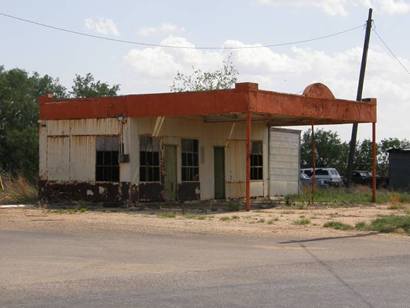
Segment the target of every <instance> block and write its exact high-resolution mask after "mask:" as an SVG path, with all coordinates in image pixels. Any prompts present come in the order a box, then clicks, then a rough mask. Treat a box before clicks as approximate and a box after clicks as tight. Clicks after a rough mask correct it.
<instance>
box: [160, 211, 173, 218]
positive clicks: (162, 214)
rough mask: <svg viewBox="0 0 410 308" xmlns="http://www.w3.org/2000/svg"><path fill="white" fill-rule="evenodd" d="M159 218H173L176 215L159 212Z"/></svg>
mask: <svg viewBox="0 0 410 308" xmlns="http://www.w3.org/2000/svg"><path fill="white" fill-rule="evenodd" d="M157 216H158V217H159V218H175V217H177V214H176V213H175V212H160V213H158V214H157Z"/></svg>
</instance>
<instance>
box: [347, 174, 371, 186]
mask: <svg viewBox="0 0 410 308" xmlns="http://www.w3.org/2000/svg"><path fill="white" fill-rule="evenodd" d="M371 181H372V173H371V172H370V171H363V170H353V172H352V182H353V183H355V184H360V185H370V183H371Z"/></svg>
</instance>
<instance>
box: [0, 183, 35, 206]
mask: <svg viewBox="0 0 410 308" xmlns="http://www.w3.org/2000/svg"><path fill="white" fill-rule="evenodd" d="M34 202H37V188H36V187H35V186H34V185H33V184H31V183H30V182H28V181H27V180H26V179H25V178H23V177H21V176H19V177H17V178H15V179H4V178H3V189H2V188H1V187H0V204H18V203H34Z"/></svg>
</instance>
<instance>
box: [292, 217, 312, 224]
mask: <svg viewBox="0 0 410 308" xmlns="http://www.w3.org/2000/svg"><path fill="white" fill-rule="evenodd" d="M293 224H294V225H308V224H310V219H308V218H299V219H296V220H295V221H294V222H293Z"/></svg>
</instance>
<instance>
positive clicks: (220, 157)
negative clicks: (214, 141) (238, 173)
mask: <svg viewBox="0 0 410 308" xmlns="http://www.w3.org/2000/svg"><path fill="white" fill-rule="evenodd" d="M214 185H215V199H225V148H224V147H214Z"/></svg>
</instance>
